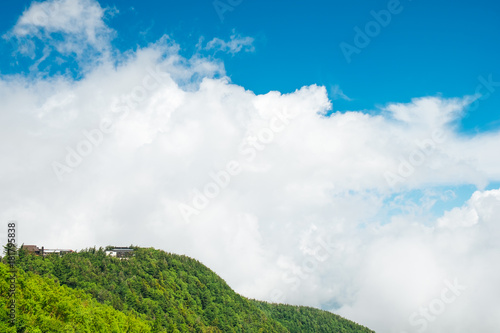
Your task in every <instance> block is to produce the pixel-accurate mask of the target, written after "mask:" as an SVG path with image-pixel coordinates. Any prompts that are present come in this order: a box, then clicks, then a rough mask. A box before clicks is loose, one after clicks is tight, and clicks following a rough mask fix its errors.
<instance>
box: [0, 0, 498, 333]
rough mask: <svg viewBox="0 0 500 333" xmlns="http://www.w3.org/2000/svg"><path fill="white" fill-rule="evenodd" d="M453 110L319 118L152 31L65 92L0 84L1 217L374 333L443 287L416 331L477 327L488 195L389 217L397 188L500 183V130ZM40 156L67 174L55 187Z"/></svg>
mask: <svg viewBox="0 0 500 333" xmlns="http://www.w3.org/2000/svg"><path fill="white" fill-rule="evenodd" d="M64 3H73V4H75V3H80V2H64ZM89 5H90V6H91V7H92V6H94V7H93V8H97V7H95V6H97V4H96V3H94V2H90V3H89ZM36 6H37V5H33V6H32V7H30V8H38V7H36ZM61 6H62V4H61ZM68 6H69V5H68ZM77 7H78V6H77ZM77 7H75V8H77ZM60 8H61V7H60ZM78 8H80V7H78ZM99 8H100V7H99ZM30 10H31V9H29V10H28V12H30ZM60 10H61V9H60ZM68 10H69V9H68ZM85 10H86V9H85ZM96 10H97V9H96ZM97 12H98V15H97V14H96V15H94V16H92V15H90V14H89V15H90V17H94V18H95V19H96V18H97V17H101V16H99V15H101V14H102V9H101V11H99V10H97ZM32 13H34V12H32ZM90 13H94V11H91V12H90ZM99 13H100V14H99ZM30 15H31V14H30ZM23 17H29V16H27V14H26V13H25V14H24V16H23ZM97 21H98V20H97ZM97 21H95V24H94V26H95V27H96V28H95V29H94V28H92V29H94V30H95V31H99V29H100V28H98V27H100V25H99V24H98V23H97ZM20 22H21V21H20ZM92 22H94V21H92ZM52 25H54V27H52ZM55 26H56V23H50V26H49V23H47V24H45V26H44V29H45V28H46V29H52V30H54V29H56V28H55ZM60 26H64V24H63V23H61V24H58V25H57V27H60ZM76 26H78V24H76ZM89 26H90V27H92V25H89ZM16 27H19V29H21V28H20V27H21V25H19V23H18V25H16ZM28 27H30V26H29V25H28ZM26 29H27V30H17V31H18V32H17V34H19V36H22V34H23V33H26V34H28V33H31V32H30V30H29V29H28V28H26ZM57 29H62V28H57ZM103 29H104V30H103V31H106V29H108V28H107V27H105V26H104V27H103ZM77 30H78V29H77ZM14 31H16V30H15V29H14ZM23 31H24V32H23ZM78 31H79V32H78ZM78 31H77V32H76V34H80V35H81V34H82V32H81V30H78ZM82 36H87V35H86V32H85V33H83V35H82ZM89 36H92V34H91V33H89ZM95 36H99V33H97V34H95ZM82 38H83V37H82ZM84 39H85V40H89V41H90V40H92V38H90V37H85V38H84ZM95 40H96V41H97V42H96V43H97V44H95V45H100V43H101V42H102V43H104V41H105V39H99V38H98V37H96V39H95ZM93 45H94V44H93ZM214 45H219V46H220V45H222V44H217V43H214ZM224 45H226V46H224V48H225V50H232V49H234V50H236V49H238V46H227V44H224ZM107 47H109V46H106V45H104V44H103V46H102V47H101V48H102V49H106V48H107ZM214 47H215V46H214ZM467 102H469V99H468V97H464V98H454V99H445V98H442V97H421V98H416V99H414V100H412V101H411V102H410V103H404V104H403V103H398V104H394V103H389V104H388V105H387V106H386V107H385V109H384V110H385V111H386V112H383V113H382V115H375V116H374V115H369V114H365V113H363V112H356V111H354V112H347V113H340V112H335V113H333V114H332V115H331V116H329V117H326V116H324V115H325V114H326V113H327V111H328V110H329V109H330V108H331V104H330V101H329V100H328V97H327V91H326V89H325V88H324V87H319V86H316V85H312V86H307V87H302V88H300V89H298V90H297V91H295V92H293V93H290V94H281V93H280V92H276V91H274V92H269V93H267V94H263V95H256V94H255V93H253V92H252V91H249V90H246V89H245V88H244V87H241V86H237V85H235V84H232V83H231V82H230V80H229V79H228V78H227V77H225V74H224V67H223V64H222V63H220V62H218V61H213V60H210V59H207V58H203V57H201V56H193V57H192V58H189V59H186V58H183V57H182V56H180V55H179V46H178V45H176V44H175V43H174V42H173V41H171V40H170V39H169V38H168V37H164V38H163V39H161V40H160V41H158V42H157V43H155V44H152V45H150V46H148V47H146V48H142V49H139V50H138V51H137V52H135V53H133V54H130V55H129V56H128V57H127V58H125V59H121V62H120V65H119V66H114V61H113V60H112V59H104V60H103V61H102V62H101V63H99V64H98V65H95V64H94V66H93V67H91V68H90V69H89V70H88V72H87V73H86V74H85V76H84V77H83V78H82V79H81V80H79V81H73V80H72V79H70V78H64V77H57V78H36V79H33V78H27V77H23V76H21V75H17V76H11V77H0V110H1V111H0V133H1V136H2V137H1V141H0V155H1V156H2V162H3V163H2V164H0V175H1V177H0V189H1V190H0V220H4V221H6V220H9V219H16V220H18V221H19V223H20V229H19V232H18V234H19V239H20V241H21V242H24V243H34V244H38V245H44V246H46V247H62V248H74V249H78V248H83V247H88V246H92V245H94V244H96V245H98V246H99V245H103V246H104V245H108V244H115V245H128V244H130V243H133V244H138V245H142V246H155V247H158V248H162V249H165V250H167V251H171V252H177V253H184V254H188V255H190V256H193V257H195V258H197V259H199V260H201V261H202V262H204V263H205V264H206V265H208V266H209V267H211V268H213V269H214V270H215V271H216V272H217V273H219V274H221V276H222V277H223V278H224V279H226V281H228V283H229V284H230V285H231V286H232V287H233V288H235V289H236V290H237V291H238V292H241V293H243V294H244V295H246V296H250V297H256V298H261V299H268V300H269V299H272V298H273V297H277V298H280V299H283V300H285V301H286V302H288V303H296V304H307V305H313V306H321V305H322V306H323V307H326V308H329V309H335V310H336V312H339V313H341V314H343V315H346V316H348V317H349V318H352V319H354V320H357V321H359V322H361V323H363V324H365V325H368V326H370V327H372V328H373V329H375V330H377V331H381V332H400V331H401V330H406V331H408V332H412V330H413V331H415V327H414V326H411V325H409V322H408V317H409V316H410V315H411V314H412V313H413V312H414V311H418V309H419V307H420V306H427V305H428V304H429V302H431V301H432V300H433V299H435V298H436V297H437V296H439V294H440V292H441V291H442V289H443V288H444V287H445V286H446V285H445V282H444V281H445V280H446V279H448V280H450V281H453V280H454V279H455V278H457V279H458V280H459V281H460V283H462V284H464V285H466V286H467V289H466V290H465V291H464V292H463V293H462V295H461V296H460V297H459V298H457V300H456V301H455V302H453V303H451V304H448V305H447V309H446V312H445V313H443V314H442V315H440V316H439V317H438V318H437V319H436V320H435V321H434V322H432V323H430V324H429V325H430V326H429V332H431V331H432V332H444V331H453V332H464V333H465V332H471V331H474V330H475V331H480V332H489V331H493V329H494V328H496V327H498V326H499V325H498V322H496V321H495V320H496V319H491V318H496V317H495V316H494V315H493V314H495V313H498V310H499V309H498V302H497V300H496V297H495V295H497V294H498V292H499V290H498V287H497V285H498V283H497V281H498V278H499V276H498V275H499V274H500V270H499V269H497V268H496V266H495V263H496V260H497V258H498V254H499V250H500V246H499V245H498V242H497V239H498V236H499V233H500V230H499V225H498V223H497V221H496V220H497V219H496V217H498V216H499V214H500V211H499V210H500V204H499V202H500V191H499V190H494V191H478V192H476V193H474V194H473V195H472V197H471V199H470V200H469V201H468V202H467V203H466V204H464V206H463V207H456V208H454V209H451V210H450V211H448V212H445V213H444V214H443V216H440V217H439V218H437V219H435V218H434V219H431V220H429V218H428V216H429V215H428V214H427V213H428V212H429V210H430V209H431V208H432V206H433V204H434V202H435V200H441V199H439V198H440V197H439V195H435V194H432V193H430V192H432V191H430V192H429V193H430V194H429V193H427V192H426V197H425V200H424V201H423V202H425V204H424V205H422V207H421V208H422V211H421V212H417V213H415V212H413V213H411V214H405V213H401V214H400V215H391V214H388V213H387V211H389V210H394V209H395V208H397V207H398V206H400V207H402V206H404V205H406V204H405V203H404V202H401V203H400V201H398V200H394V202H391V201H390V198H392V197H393V196H396V195H398V194H400V195H401V196H402V197H404V196H405V195H407V194H408V193H409V191H411V190H415V189H426V188H430V189H431V190H432V189H433V188H437V187H446V186H447V185H461V184H475V185H477V186H478V187H479V188H481V187H482V186H484V185H485V184H488V183H490V182H493V181H498V180H499V179H500V169H499V168H498V165H499V163H500V157H499V155H498V154H496V151H497V149H498V142H499V140H500V133H499V132H491V133H488V134H480V135H476V136H472V137H466V136H463V135H461V134H459V133H457V132H455V131H454V129H453V127H452V124H453V121H454V120H456V119H458V117H460V116H461V115H462V113H463V109H464V107H465V105H466V103H467ZM103 119H105V120H107V121H108V122H109V123H111V124H113V130H111V131H109V132H108V131H106V130H105V129H107V127H108V126H107V124H106V123H105V122H103ZM73 151H76V152H77V153H78V152H79V154H80V155H85V156H81V161H80V162H79V163H78V161H77V160H78V157H76V156H75V155H74V154H75V153H74V152H73ZM75 159H76V160H75ZM233 160H234V161H238V162H239V163H240V166H241V172H240V173H238V174H237V175H234V176H231V177H230V178H229V181H228V182H229V184H228V185H224V186H222V185H219V187H224V188H222V189H219V192H220V193H219V194H218V195H216V196H215V197H214V198H211V199H210V200H209V204H208V206H207V207H206V208H201V209H198V214H197V215H193V216H192V219H191V223H186V222H185V220H184V219H183V217H182V215H181V213H180V211H179V203H184V204H189V205H192V200H193V195H194V194H195V193H196V189H198V190H199V191H201V192H203V191H204V187H206V185H207V184H209V183H214V184H216V183H217V182H216V181H215V180H213V177H216V178H217V177H222V178H224V177H225V176H220V175H222V173H221V171H223V170H226V169H227V165H228V162H230V161H233ZM54 161H56V162H58V163H60V164H61V165H67V163H68V161H70V162H71V163H73V164H75V166H74V167H68V168H69V169H71V172H70V173H66V172H63V171H61V172H62V175H61V176H62V180H63V181H62V182H61V181H59V179H58V177H57V175H56V174H55V173H54V169H53V168H54V167H53V165H54V164H53V162H54ZM76 164H77V165H76ZM410 170H411V172H410ZM400 171H402V172H400ZM387 172H391V173H392V174H394V175H395V176H398V177H399V178H396V179H397V181H396V183H395V184H391V183H389V182H388V181H387V179H386V177H385V175H386V174H387ZM213 173H218V174H219V176H214V175H213ZM222 178H219V181H220V182H227V180H224V181H222V180H221V179H222ZM403 201H404V200H403ZM402 208H404V207H402ZM1 232H4V231H3V230H2V231H1ZM1 235H3V234H1ZM2 237H3V236H2ZM277 292H278V293H277ZM456 318H459V320H457V319H456ZM431 325H432V326H431Z"/></svg>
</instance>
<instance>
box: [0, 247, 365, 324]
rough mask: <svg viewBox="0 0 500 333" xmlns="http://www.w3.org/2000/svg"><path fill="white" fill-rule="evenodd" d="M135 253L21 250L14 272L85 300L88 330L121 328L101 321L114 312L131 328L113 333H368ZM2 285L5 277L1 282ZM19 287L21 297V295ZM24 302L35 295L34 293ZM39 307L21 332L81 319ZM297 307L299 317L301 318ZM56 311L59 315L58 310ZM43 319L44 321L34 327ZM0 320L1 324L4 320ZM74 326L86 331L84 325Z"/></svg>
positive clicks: (195, 268)
mask: <svg viewBox="0 0 500 333" xmlns="http://www.w3.org/2000/svg"><path fill="white" fill-rule="evenodd" d="M134 250H135V251H134V257H132V258H130V259H126V260H120V259H117V258H113V257H110V256H106V254H105V249H103V248H99V249H96V248H89V249H86V250H83V251H80V252H78V253H76V252H75V253H69V254H65V255H63V256H58V255H48V256H46V257H41V256H35V255H31V254H29V253H27V251H25V250H23V249H21V250H20V251H19V259H18V262H17V267H18V269H19V271H20V272H21V274H20V276H22V277H23V278H22V279H24V280H26V281H32V280H33V281H36V282H33V285H36V284H40V285H42V283H41V282H40V281H42V282H43V285H44V286H50V288H49V289H47V288H48V287H44V288H46V290H48V291H49V290H50V293H52V292H53V293H56V291H57V292H58V293H62V294H64V295H67V296H65V298H67V299H68V300H67V302H69V303H68V304H73V303H70V299H71V300H72V302H76V303H78V297H81V298H82V301H81V302H80V303H78V304H79V308H81V309H83V310H85V309H88V308H89V307H91V308H92V309H94V308H95V311H93V312H90V314H93V316H92V315H90V314H89V312H87V313H86V314H89V317H88V319H87V320H86V321H85V322H83V323H85V324H87V325H90V324H89V323H93V321H94V320H95V322H96V323H101V322H102V321H103V320H104V322H109V324H110V325H111V324H113V325H118V324H117V323H114V322H111V321H108V320H107V319H103V318H108V317H106V316H104V314H105V313H107V312H106V311H108V312H109V311H115V312H113V313H114V315H115V318H116V321H119V322H120V323H121V324H120V325H122V324H123V323H128V325H130V327H128V326H127V328H126V329H124V328H123V327H124V326H120V328H119V329H118V330H115V331H116V332H136V331H134V329H139V331H137V332H266V333H267V332H371V331H370V330H368V329H366V328H364V327H362V326H359V325H357V324H355V323H353V322H351V321H348V320H346V319H343V318H341V317H338V316H335V315H333V314H331V313H329V312H324V311H319V310H315V309H310V308H302V307H290V306H283V305H271V304H267V303H261V302H256V301H251V300H248V299H246V298H244V297H242V296H240V295H238V294H236V293H235V292H234V291H233V290H232V289H231V288H230V287H229V286H228V285H227V284H226V283H225V282H224V281H223V280H222V279H221V278H220V277H219V276H217V275H216V274H215V273H214V272H212V271H211V270H210V269H208V268H207V267H205V266H204V265H203V264H201V263H200V262H198V261H197V260H194V259H191V258H189V257H186V256H179V255H175V254H171V253H166V252H164V251H160V250H155V249H146V248H138V247H134ZM24 272H29V273H24ZM33 273H35V274H33ZM5 279H6V278H4V277H3V275H2V281H6V280H5ZM20 281H21V279H20V280H19V285H20V286H21V287H20V290H24V289H23V288H24V285H22V284H21V282H20ZM5 283H7V282H5ZM32 287H33V286H32ZM29 290H31V289H29ZM58 290H62V291H58ZM63 291H64V292H63ZM43 292H44V291H43V289H41V290H39V293H43ZM23 293H24V292H23ZM71 293H78V294H71ZM23 295H24V294H23ZM26 295H35V294H33V293H32V292H31V291H30V292H28V293H27V294H26ZM28 299H29V297H27V298H26V300H28ZM41 300H42V298H41V296H37V297H33V298H32V299H31V300H30V301H29V302H28V301H26V302H27V303H26V305H23V307H21V306H19V307H18V309H19V313H20V315H21V313H22V315H23V316H24V315H25V313H26V314H29V315H30V316H31V317H30V318H31V319H29V320H30V321H29V320H28V321H26V320H27V319H26V320H25V319H22V320H21V321H20V322H18V323H19V325H21V326H19V327H27V326H22V325H26V324H25V323H28V322H29V323H31V324H30V325H35V323H40V322H41V321H40V320H42V319H40V318H42V317H43V318H45V319H43V320H45V321H50V320H52V322H53V323H54V324H53V325H56V324H55V323H58V324H57V325H63V324H65V325H66V326H68V325H69V326H71V325H72V324H71V323H72V322H73V321H74V320H76V319H75V318H76V317H71V316H72V315H73V313H72V314H71V316H70V315H69V314H68V315H62V314H59V312H57V311H55V310H54V308H47V311H45V310H43V311H41V312H38V311H34V310H33V309H39V308H40V307H42V308H43V307H51V306H52V307H54V306H55V305H50V304H49V303H50V302H55V300H54V299H53V298H43V300H44V301H43V302H42V303H40V302H41ZM58 304H59V303H58ZM73 305H74V304H73ZM74 306H76V305H74ZM99 306H100V307H99ZM101 307H102V308H101ZM2 308H4V309H6V305H4V304H2ZM42 308H40V309H42ZM297 308H298V309H300V311H298V312H297ZM55 309H59V308H58V307H57V306H55ZM61 309H64V306H63V307H61ZM49 310H50V311H49ZM83 310H81V313H84V312H82V311H83ZM5 311H6V310H5ZM44 311H45V312H44ZM2 313H3V312H2ZM44 313H46V314H44ZM38 314H40V318H36V320H35V317H37V316H38ZM18 318H21V317H18ZM23 318H24V317H23ZM1 319H2V322H3V321H4V317H1ZM49 319H50V320H49ZM43 320H42V321H43ZM78 320H80V319H78ZM77 323H78V324H79V325H83V324H82V322H81V320H80V321H77ZM36 325H37V324H36ZM57 325H56V326H57ZM99 325H100V324H99ZM56 326H54V327H56ZM66 326H57V327H59V328H57V329H55V330H45V329H42V328H39V329H41V331H40V332H66V330H64V329H63V328H61V327H66ZM69 326H68V327H69ZM31 327H36V326H31ZM72 327H73V329H74V330H76V331H81V332H87V331H88V332H115V331H114V330H112V329H109V327H107V328H103V327H101V326H96V327H97V328H96V327H94V329H91V330H85V329H81V327H83V326H78V327H77V326H75V325H74V326H72ZM0 328H2V327H1V326H0ZM301 328H302V330H300V329H301ZM298 329H299V330H298ZM308 329H309V330H308ZM0 331H1V332H4V330H0ZM11 331H12V330H11ZM76 331H75V332H76ZM5 332H10V331H5ZM12 332H15V331H12ZM18 332H24V331H23V330H21V331H19V330H18ZM26 332H38V331H35V330H29V331H26ZM67 332H73V331H71V330H68V331H67Z"/></svg>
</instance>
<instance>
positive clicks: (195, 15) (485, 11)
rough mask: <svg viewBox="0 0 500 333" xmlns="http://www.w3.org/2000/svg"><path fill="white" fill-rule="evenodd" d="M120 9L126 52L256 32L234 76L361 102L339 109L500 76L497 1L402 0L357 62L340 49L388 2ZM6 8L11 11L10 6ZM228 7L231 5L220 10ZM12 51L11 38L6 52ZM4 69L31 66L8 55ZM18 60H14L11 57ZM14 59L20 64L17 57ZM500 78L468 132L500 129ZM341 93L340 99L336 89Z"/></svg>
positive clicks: (117, 19) (120, 5) (250, 84)
mask: <svg viewBox="0 0 500 333" xmlns="http://www.w3.org/2000/svg"><path fill="white" fill-rule="evenodd" d="M100 3H101V5H102V6H103V7H109V8H116V9H117V10H118V12H117V13H116V14H115V15H114V16H112V17H108V18H107V23H108V25H109V26H110V27H111V28H113V29H115V30H116V31H117V32H118V34H117V37H116V38H115V39H114V41H113V44H114V45H115V46H116V47H117V48H118V49H119V50H121V51H122V52H123V51H127V50H134V49H136V47H137V46H146V45H147V44H148V43H150V42H152V41H155V40H157V39H159V38H160V37H161V36H162V35H164V34H168V35H170V36H171V37H172V38H173V39H175V41H176V42H177V43H179V44H180V45H181V47H182V48H183V53H185V54H186V55H188V54H189V53H192V52H194V45H196V43H197V42H198V39H199V38H200V37H204V38H206V39H208V40H209V39H212V38H214V37H227V36H229V35H231V33H232V31H233V29H234V30H235V31H236V33H238V34H241V35H244V36H247V35H248V36H252V37H253V38H255V43H254V45H255V52H252V53H243V54H241V53H240V54H238V55H236V56H233V55H225V54H222V53H219V54H217V55H216V56H217V57H219V58H222V59H223V60H224V64H225V66H226V70H227V74H228V75H229V76H230V77H231V79H232V81H233V82H234V83H236V84H239V85H242V86H244V87H245V88H247V89H250V90H252V91H254V92H256V93H265V92H268V91H270V90H278V91H281V92H292V91H294V90H295V89H297V88H299V87H301V86H304V85H308V84H313V83H316V84H321V85H325V86H326V87H329V89H332V88H331V87H333V86H339V87H340V88H341V90H342V91H343V92H344V93H345V94H346V95H347V96H348V97H350V98H351V99H352V100H351V101H345V100H342V99H337V100H334V109H335V110H340V111H344V110H362V109H366V110H374V109H376V107H377V106H379V105H384V104H386V103H388V102H409V101H410V99H411V98H414V97H420V96H432V95H441V96H443V97H461V96H464V95H474V94H475V93H476V88H477V87H478V85H481V82H482V81H480V79H479V78H480V77H483V78H485V79H486V80H487V79H488V76H490V75H491V76H492V81H493V82H499V81H500V70H499V68H498V67H499V66H498V59H499V58H500V43H499V42H500V41H499V40H498V31H500V20H499V16H500V5H499V4H497V3H496V2H491V1H456V2H453V3H450V2H449V1H424V0H419V1H408V0H402V1H401V2H400V4H399V6H398V7H397V8H398V13H397V14H392V15H391V20H390V23H389V24H388V25H387V26H386V27H382V28H381V29H380V33H379V34H377V35H376V36H374V37H371V38H370V42H369V44H368V46H366V47H365V48H363V49H361V52H360V53H359V54H352V56H351V58H352V59H351V62H350V63H349V64H348V63H347V61H346V58H345V57H344V55H343V53H342V51H341V49H340V47H339V45H340V43H342V42H346V43H349V44H351V45H354V37H355V35H356V33H355V32H354V30H353V29H354V27H356V26H358V27H360V28H361V30H364V29H365V27H366V24H367V23H369V22H370V21H373V20H374V18H373V16H372V15H371V14H370V13H371V11H375V12H380V11H381V10H386V9H387V6H388V3H389V2H388V1H371V2H361V1H333V2H332V1H308V2H305V1H294V2H291V3H290V2H289V3H283V2H281V3H280V2H269V1H245V0H242V1H233V2H232V3H233V4H235V5H230V4H229V3H228V2H224V1H222V2H221V3H225V4H227V6H228V8H232V10H227V11H223V9H221V13H222V17H223V21H222V22H221V20H220V16H219V15H218V13H217V10H216V8H215V6H214V3H215V2H211V1H163V2H158V1H150V0H145V1H140V2H138V1H132V0H126V1H120V2H113V1H100ZM29 4H30V1H16V2H9V3H8V4H5V6H4V9H5V10H3V11H2V13H1V14H0V15H1V16H0V17H1V20H0V22H1V23H0V29H1V31H3V32H4V33H5V32H6V31H8V30H9V29H10V28H11V27H12V26H13V25H14V24H15V22H16V20H17V18H18V16H19V14H20V13H21V12H22V11H23V10H24V9H26V8H27V7H28V6H29ZM5 7H6V8H5ZM220 8H223V7H220ZM9 52H12V45H11V44H9V43H7V42H5V41H3V43H2V53H3V54H6V53H9ZM2 60H3V61H2V63H1V67H0V70H1V71H2V73H12V72H14V73H15V72H18V71H19V70H24V71H26V70H27V67H29V62H26V61H22V60H26V59H19V60H21V64H23V65H24V66H23V65H21V66H12V63H11V62H12V59H8V58H5V57H4V58H2ZM9 60H10V61H9ZM9 62H10V63H9ZM498 88H499V86H498V84H497V86H496V87H493V89H494V90H493V91H491V90H490V91H489V90H488V89H486V88H483V89H482V90H481V92H482V93H483V95H486V94H491V95H488V97H487V98H484V99H483V100H481V101H480V103H478V106H477V107H476V108H475V109H474V110H472V111H470V112H468V113H467V115H466V116H465V117H464V118H463V119H462V120H461V121H460V122H459V124H458V125H459V128H460V130H461V131H464V132H467V133H476V132H481V131H488V130H492V129H497V128H499V127H500V123H499V121H498V114H499V113H498V111H497V110H498V109H499V107H500V94H498V91H497V90H498ZM330 95H331V97H332V98H333V97H334V96H333V95H332V94H330Z"/></svg>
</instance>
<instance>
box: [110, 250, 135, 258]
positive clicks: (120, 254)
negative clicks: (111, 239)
mask: <svg viewBox="0 0 500 333" xmlns="http://www.w3.org/2000/svg"><path fill="white" fill-rule="evenodd" d="M106 255H107V256H111V257H115V258H120V259H128V258H130V257H133V256H134V249H131V248H128V247H115V248H113V249H111V250H108V251H106Z"/></svg>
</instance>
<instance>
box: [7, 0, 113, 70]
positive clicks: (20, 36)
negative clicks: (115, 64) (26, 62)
mask: <svg viewBox="0 0 500 333" xmlns="http://www.w3.org/2000/svg"><path fill="white" fill-rule="evenodd" d="M111 14H113V11H112V10H110V9H107V10H106V9H103V8H102V7H101V6H100V4H99V3H98V2H97V1H94V0H49V1H44V2H33V3H32V4H31V6H30V7H29V8H28V9H27V10H26V11H25V12H24V13H23V14H22V15H21V17H20V18H19V19H18V21H17V23H16V25H15V26H14V27H13V28H12V29H11V30H10V31H9V32H8V33H7V34H5V35H4V38H6V39H10V40H14V41H17V43H18V45H19V46H21V47H19V48H18V52H20V53H21V54H24V55H27V56H30V57H31V58H35V57H36V56H37V52H36V51H37V50H36V49H37V44H36V41H39V42H41V43H42V44H43V45H44V47H43V55H42V56H41V57H40V59H38V62H41V61H43V60H45V59H46V58H47V57H48V54H49V53H50V52H52V51H56V52H58V53H59V54H61V55H64V56H68V55H72V56H76V57H77V58H78V59H80V61H81V60H83V57H84V56H89V53H90V54H92V55H94V56H95V54H103V53H106V52H107V51H109V42H110V40H111V39H112V37H113V35H114V31H113V30H112V29H110V28H109V27H108V26H107V25H106V24H105V22H104V21H103V20H104V18H105V16H106V15H111Z"/></svg>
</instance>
